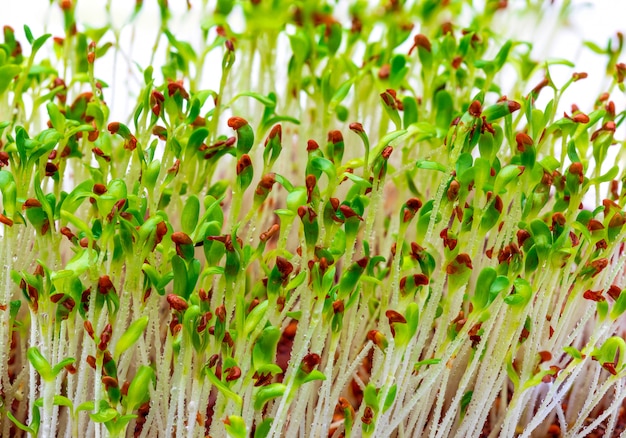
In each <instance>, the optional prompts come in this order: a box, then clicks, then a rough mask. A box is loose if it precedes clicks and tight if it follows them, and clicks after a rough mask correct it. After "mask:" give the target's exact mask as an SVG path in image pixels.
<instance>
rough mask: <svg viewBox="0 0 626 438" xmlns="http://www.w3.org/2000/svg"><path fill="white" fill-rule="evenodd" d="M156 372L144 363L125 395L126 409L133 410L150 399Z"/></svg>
mask: <svg viewBox="0 0 626 438" xmlns="http://www.w3.org/2000/svg"><path fill="white" fill-rule="evenodd" d="M155 379H156V377H155V374H154V370H153V369H152V367H149V366H147V365H142V366H140V367H139V369H138V370H137V372H136V373H135V377H134V378H133V380H132V382H130V385H129V386H128V393H127V395H126V397H124V399H123V400H124V402H125V404H126V410H127V411H128V412H132V411H134V410H135V408H137V407H139V406H141V405H142V404H144V403H145V402H146V401H148V400H149V399H150V386H153V385H154V382H155Z"/></svg>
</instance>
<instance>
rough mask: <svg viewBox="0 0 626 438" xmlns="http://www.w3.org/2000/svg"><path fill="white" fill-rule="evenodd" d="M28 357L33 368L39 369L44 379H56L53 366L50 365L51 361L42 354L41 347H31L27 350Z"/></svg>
mask: <svg viewBox="0 0 626 438" xmlns="http://www.w3.org/2000/svg"><path fill="white" fill-rule="evenodd" d="M26 357H28V361H29V362H30V363H31V365H32V366H33V368H35V370H37V372H38V373H39V375H40V376H41V378H42V379H44V380H45V381H48V382H50V381H52V380H53V379H54V374H53V372H52V366H51V365H50V362H48V360H47V359H46V358H45V357H43V354H41V352H40V351H39V348H37V347H30V348H29V349H28V351H27V352H26Z"/></svg>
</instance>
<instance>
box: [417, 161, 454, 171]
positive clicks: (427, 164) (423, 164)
mask: <svg viewBox="0 0 626 438" xmlns="http://www.w3.org/2000/svg"><path fill="white" fill-rule="evenodd" d="M415 167H416V168H417V169H426V170H437V171H439V172H447V170H448V168H447V167H446V166H444V165H443V164H441V163H437V162H436V161H428V160H419V161H418V162H417V163H415Z"/></svg>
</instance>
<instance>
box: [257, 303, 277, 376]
mask: <svg viewBox="0 0 626 438" xmlns="http://www.w3.org/2000/svg"><path fill="white" fill-rule="evenodd" d="M266 302H267V301H266ZM257 307H258V306H257ZM280 335H281V332H280V329H279V328H278V327H274V326H269V327H265V328H264V329H263V331H262V332H261V334H260V335H259V337H258V338H257V340H256V342H255V343H254V347H253V348H252V365H253V366H254V368H255V369H256V368H259V367H261V366H263V365H266V364H271V363H273V362H274V357H275V356H276V346H277V345H278V341H279V340H280Z"/></svg>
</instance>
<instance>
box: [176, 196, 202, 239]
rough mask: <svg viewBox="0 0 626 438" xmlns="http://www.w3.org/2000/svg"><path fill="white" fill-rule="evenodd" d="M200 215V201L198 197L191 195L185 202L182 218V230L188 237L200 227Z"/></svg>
mask: <svg viewBox="0 0 626 438" xmlns="http://www.w3.org/2000/svg"><path fill="white" fill-rule="evenodd" d="M199 214H200V200H199V199H198V197H197V196H196V195H190V196H189V198H187V201H185V206H184V207H183V211H182V214H181V217H180V223H181V228H182V230H183V232H185V233H186V234H188V235H191V234H193V232H194V231H195V229H196V226H197V225H198V215H199Z"/></svg>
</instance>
